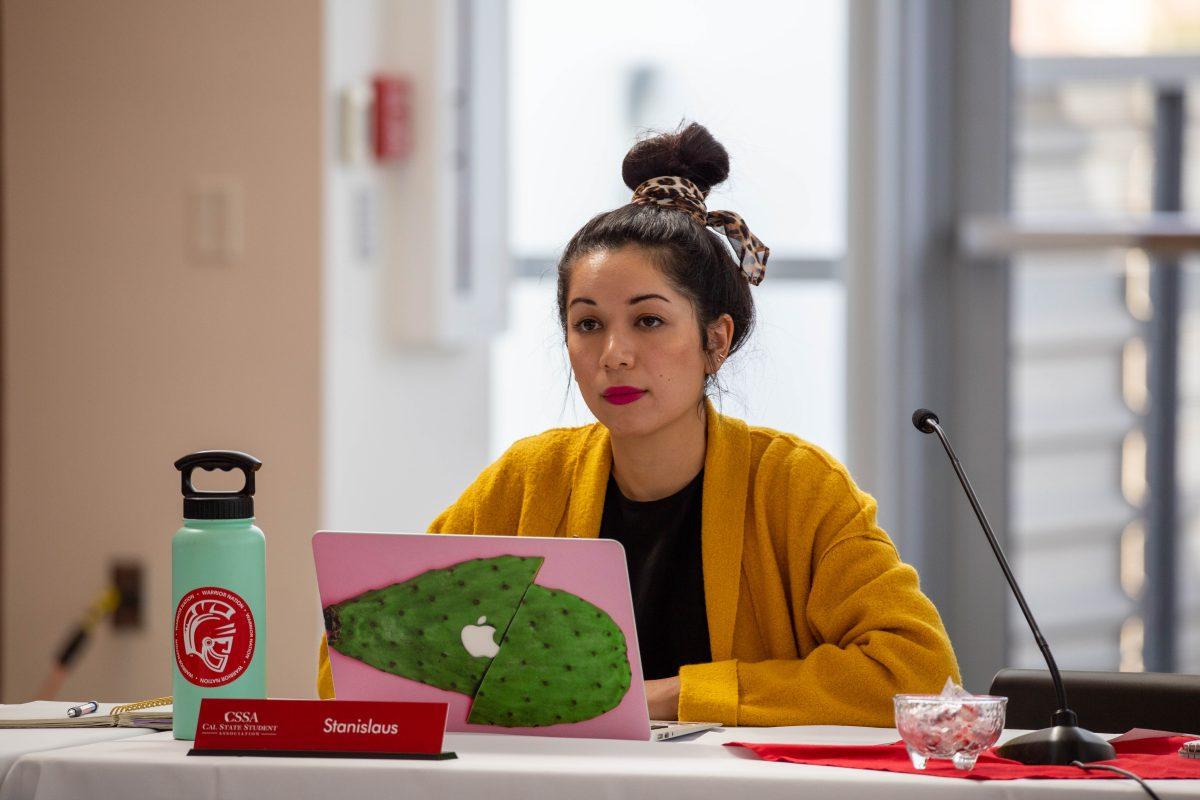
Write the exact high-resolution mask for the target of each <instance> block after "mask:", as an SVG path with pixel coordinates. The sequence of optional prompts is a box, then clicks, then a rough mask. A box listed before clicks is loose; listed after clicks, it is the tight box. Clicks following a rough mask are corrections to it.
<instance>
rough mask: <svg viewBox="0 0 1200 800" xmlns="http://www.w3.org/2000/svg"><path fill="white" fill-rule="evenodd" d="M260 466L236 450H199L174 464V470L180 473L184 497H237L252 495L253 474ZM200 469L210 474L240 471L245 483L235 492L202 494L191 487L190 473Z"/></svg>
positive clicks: (257, 462) (253, 458) (256, 461)
mask: <svg viewBox="0 0 1200 800" xmlns="http://www.w3.org/2000/svg"><path fill="white" fill-rule="evenodd" d="M261 466H262V462H261V461H259V460H258V459H257V458H255V457H254V456H252V455H250V454H249V453H242V452H240V451H238V450H201V451H199V452H196V453H189V454H188V455H186V456H184V457H183V458H181V459H179V460H178V461H176V462H175V469H177V470H179V472H180V476H179V477H180V482H181V488H182V491H183V494H184V496H185V497H238V496H240V495H249V496H253V495H254V473H255V472H256V471H258V468H259V467H261ZM197 467H199V468H200V469H204V470H208V471H209V472H211V471H212V470H214V469H219V470H221V471H222V472H229V471H230V470H231V469H240V470H241V471H242V474H243V475H245V477H246V483H245V485H244V486H242V488H241V489H239V490H238V491H236V492H202V491H199V490H198V489H197V488H196V487H195V486H193V485H192V472H193V471H194V470H195V469H196V468H197Z"/></svg>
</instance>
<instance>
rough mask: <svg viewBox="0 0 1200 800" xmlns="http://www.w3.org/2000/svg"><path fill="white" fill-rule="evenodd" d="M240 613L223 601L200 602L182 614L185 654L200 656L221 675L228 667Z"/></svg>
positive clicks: (193, 604)
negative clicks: (237, 618)
mask: <svg viewBox="0 0 1200 800" xmlns="http://www.w3.org/2000/svg"><path fill="white" fill-rule="evenodd" d="M236 613H237V612H236V611H235V610H234V608H233V606H231V605H229V604H228V603H226V602H224V601H222V600H197V601H196V602H194V603H192V604H191V605H190V606H189V607H188V610H187V611H185V612H184V615H183V651H184V652H185V653H187V654H188V655H191V656H199V657H200V660H202V661H203V662H204V663H205V665H206V666H207V667H208V668H209V669H211V670H212V671H213V672H215V673H217V674H218V675H219V674H220V673H222V672H224V671H225V667H226V666H227V665H228V664H229V654H230V652H231V651H232V650H233V636H234V634H235V633H236V632H237V625H236V624H235V623H234V622H232V620H233V616H234V614H236Z"/></svg>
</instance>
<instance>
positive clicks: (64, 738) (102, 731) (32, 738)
mask: <svg viewBox="0 0 1200 800" xmlns="http://www.w3.org/2000/svg"><path fill="white" fill-rule="evenodd" d="M150 733H154V731H149V730H144V729H141V728H10V729H7V730H0V784H3V782H4V778H5V777H6V776H7V775H8V771H9V769H10V768H11V767H12V765H13V763H14V762H15V761H16V760H17V759H18V758H20V757H21V756H23V755H26V754H27V753H39V752H44V751H46V750H58V749H60V748H64V747H78V746H80V745H86V744H94V743H96V742H110V741H113V740H116V739H128V738H131V737H134V736H145V735H147V734H150Z"/></svg>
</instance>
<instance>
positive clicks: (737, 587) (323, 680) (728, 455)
mask: <svg viewBox="0 0 1200 800" xmlns="http://www.w3.org/2000/svg"><path fill="white" fill-rule="evenodd" d="M611 466H612V449H611V447H610V444H609V434H608V429H607V428H605V427H604V426H603V425H600V424H598V423H597V424H593V425H588V426H584V427H580V428H565V429H564V428H560V429H554V430H549V431H546V432H545V433H542V434H540V435H538V436H533V437H530V438H528V439H522V440H521V441H518V442H517V443H516V444H514V445H513V446H512V447H511V448H509V450H508V452H506V453H505V454H504V455H503V456H502V457H501V458H500V459H499V460H497V461H496V462H495V463H494V464H492V465H491V466H489V467H488V468H487V469H485V470H484V471H483V473H482V474H480V476H479V477H478V478H477V479H476V480H475V482H474V483H473V484H471V486H470V487H469V488H468V489H467V490H466V491H465V492H463V494H462V496H461V497H460V498H459V499H458V502H456V503H455V504H454V505H452V506H450V507H449V508H448V509H446V510H445V511H444V512H442V514H441V515H440V516H439V517H438V518H437V519H435V520H434V521H433V524H432V525H430V528H429V529H430V531H431V532H436V533H463V534H476V533H478V534H502V535H511V534H513V533H516V534H517V535H519V536H580V537H590V538H595V537H597V536H598V535H599V532H600V517H601V513H602V512H603V509H604V493H605V489H606V487H607V484H608V477H609V472H610V470H611ZM701 551H702V552H701V555H702V558H703V570H704V594H705V608H706V610H707V612H708V631H709V640H710V645H711V648H712V655H713V661H712V663H708V664H693V665H690V666H685V667H683V669H682V670H681V671H680V685H681V688H680V696H679V719H681V720H703V721H709V722H720V723H723V724H725V725H749V726H766V725H823V724H824V725H829V724H834V725H872V726H882V727H888V726H891V725H892V695H894V694H896V693H898V692H920V693H924V692H937V691H938V690H940V689H941V687H942V684H943V683H944V682H945V680H946V678H947V676H949V677H952V678H953V679H954V680H955V681H956V682H961V678H960V677H959V672H958V665H957V662H956V661H955V657H954V651H953V649H952V648H951V645H950V640H949V638H948V637H947V635H946V631H945V628H944V627H943V626H942V621H941V618H940V617H939V615H938V612H937V609H936V608H934V606H933V603H931V602H930V601H929V599H928V598H927V597H925V595H924V594H922V593H921V590H920V588H919V586H918V581H917V573H916V571H915V570H914V569H913V568H912V567H910V566H908V565H907V564H904V563H902V562H901V561H900V557H899V554H898V553H897V552H896V548H895V546H894V545H893V544H892V541H891V539H889V538H888V536H887V534H886V533H884V532H883V530H881V529H880V528H879V526H878V525H876V523H875V501H874V499H873V498H872V497H871V496H870V495H868V494H866V493H865V492H863V491H861V490H860V489H859V488H858V487H857V486H855V485H854V482H853V481H852V480H851V478H850V475H849V474H848V473H847V472H846V469H845V467H843V466H842V465H841V464H839V463H838V462H837V461H836V460H834V459H833V458H832V457H831V456H829V455H828V454H827V453H825V452H824V451H822V450H821V449H820V448H817V447H815V446H813V445H811V444H809V443H807V442H804V441H802V440H800V439H797V438H796V437H794V436H791V435H788V434H785V433H780V432H778V431H774V430H771V429H769V428H760V427H751V426H748V425H746V423H745V422H742V421H741V420H739V419H734V418H732V417H727V416H723V415H721V414H718V413H717V412H716V411H715V410H714V409H713V407H712V404H711V403H709V404H708V443H707V452H706V455H705V459H704V488H703V507H702V521H701ZM318 690H319V694H320V696H321V697H332V696H333V679H332V675H331V672H330V669H329V659H328V653H327V650H326V646H325V642H324V641H322V643H321V652H320V673H319V677H318Z"/></svg>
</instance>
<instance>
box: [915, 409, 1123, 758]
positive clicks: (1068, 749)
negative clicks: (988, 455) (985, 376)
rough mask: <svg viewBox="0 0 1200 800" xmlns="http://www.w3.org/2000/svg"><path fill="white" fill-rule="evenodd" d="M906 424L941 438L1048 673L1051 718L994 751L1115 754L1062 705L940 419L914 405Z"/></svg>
mask: <svg viewBox="0 0 1200 800" xmlns="http://www.w3.org/2000/svg"><path fill="white" fill-rule="evenodd" d="M912 423H913V427H915V428H916V429H917V430H919V431H920V432H921V433H926V434H928V433H934V434H937V437H938V439H939V440H941V442H942V447H943V448H945V450H946V455H947V457H949V459H950V464H951V466H953V467H954V472H955V473H956V474H957V475H958V482H959V483H961V484H962V487H963V491H965V492H966V493H967V499H968V500H969V501H970V502H971V508H972V509H973V510H974V511H975V516H976V517H977V518H978V519H979V524H980V525H981V526H982V527H983V533H984V535H986V536H987V540H988V544H990V545H991V546H992V552H993V553H995V554H996V560H997V561H999V562H1000V569H1001V570H1002V571H1003V572H1004V577H1005V578H1006V579H1007V580H1008V585H1009V588H1011V589H1012V593H1013V595H1014V596H1015V597H1016V598H1017V605H1019V606H1020V607H1021V613H1022V614H1024V615H1025V621H1026V622H1028V623H1029V630H1031V631H1032V632H1033V639H1034V641H1035V642H1037V646H1038V649H1039V650H1041V651H1042V657H1043V658H1045V659H1046V666H1047V667H1048V668H1049V670H1050V678H1051V680H1053V681H1054V694H1055V695H1056V697H1057V702H1058V709H1057V710H1056V711H1055V712H1054V716H1053V717H1052V718H1051V725H1050V727H1049V728H1043V729H1041V730H1040V731H1034V732H1033V733H1027V734H1025V735H1024V736H1018V737H1017V738H1015V739H1012V740H1010V741H1009V742H1007V743H1006V744H1004V745H1003V746H1002V747H998V748H996V753H997V755H999V756H1001V757H1003V758H1010V759H1012V760H1013V761H1019V762H1020V763H1022V764H1070V763H1071V762H1072V761H1082V762H1085V763H1086V762H1088V761H1106V760H1108V759H1111V758H1115V757H1116V751H1115V750H1114V749H1113V746H1112V745H1111V744H1109V743H1108V742H1107V741H1105V740H1104V739H1103V738H1101V737H1100V736H1097V735H1096V734H1094V733H1092V732H1091V731H1089V730H1086V729H1084V728H1081V727H1079V719H1078V717H1076V716H1075V712H1074V711H1072V710H1071V709H1070V707H1069V706H1068V705H1067V692H1066V690H1065V689H1064V688H1063V682H1062V675H1061V674H1060V673H1059V671H1058V664H1056V663H1055V661H1054V654H1053V653H1051V652H1050V645H1048V644H1046V639H1045V638H1044V637H1043V636H1042V631H1041V629H1040V628H1038V624H1037V621H1036V620H1035V619H1034V618H1033V612H1032V611H1030V610H1029V604H1028V603H1026V602H1025V595H1024V594H1023V593H1022V592H1021V587H1020V586H1018V585H1017V579H1016V576H1014V575H1013V572H1012V569H1011V568H1010V567H1009V566H1008V559H1007V558H1005V557H1004V551H1003V550H1001V549H1000V543H999V542H997V541H996V535H995V534H994V533H993V532H992V526H991V524H990V523H988V520H987V516H986V515H985V514H984V513H983V508H982V507H981V506H980V505H979V498H978V497H976V496H975V490H974V489H973V488H972V487H971V481H970V480H968V479H967V474H966V473H965V472H963V468H962V464H960V463H959V461H958V456H957V455H955V454H954V448H952V447H951V446H950V440H949V439H947V438H946V433H945V431H943V430H942V426H941V420H939V419H938V416H937V414H935V413H933V412H932V411H930V410H929V409H927V408H918V409H917V410H916V411H914V412H913V415H912Z"/></svg>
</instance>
